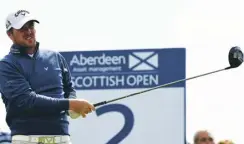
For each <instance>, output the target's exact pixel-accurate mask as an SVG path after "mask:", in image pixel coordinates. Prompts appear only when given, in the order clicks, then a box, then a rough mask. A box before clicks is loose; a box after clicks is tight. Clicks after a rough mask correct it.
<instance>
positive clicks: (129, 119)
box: [96, 104, 134, 144]
mask: <svg viewBox="0 0 244 144" xmlns="http://www.w3.org/2000/svg"><path fill="white" fill-rule="evenodd" d="M109 112H119V113H121V114H122V115H123V116H124V119H125V123H124V126H123V128H122V129H121V130H120V131H119V132H118V133H117V134H116V135H115V136H114V137H113V138H111V139H110V140H109V141H108V142H107V143H106V144H117V143H119V142H121V141H122V140H123V139H125V138H126V137H127V136H128V135H129V133H130V132H131V130H132V128H133V125H134V115H133V112H132V111H131V109H130V108H129V107H127V106H125V105H122V104H109V105H105V106H103V107H100V108H98V109H97V110H96V114H97V116H101V115H103V114H105V113H109Z"/></svg>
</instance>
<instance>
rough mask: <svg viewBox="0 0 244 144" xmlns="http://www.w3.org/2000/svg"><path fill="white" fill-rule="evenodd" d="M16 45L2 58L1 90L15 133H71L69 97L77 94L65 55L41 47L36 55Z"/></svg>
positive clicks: (12, 129)
mask: <svg viewBox="0 0 244 144" xmlns="http://www.w3.org/2000/svg"><path fill="white" fill-rule="evenodd" d="M25 49H26V48H25V47H21V46H19V45H15V44H14V45H12V47H11V49H10V52H9V54H8V55H6V56H5V57H3V59H2V60H1V61H0V92H1V94H2V99H3V102H4V104H5V107H6V113H7V115H6V122H7V124H8V126H9V128H10V130H11V135H16V134H21V135H69V130H68V125H69V122H68V118H67V113H66V112H67V110H68V109H69V101H68V100H67V98H69V97H76V94H75V90H74V88H73V87H72V82H71V75H70V71H69V68H68V65H67V63H66V61H65V59H64V57H63V56H62V55H61V54H60V53H58V52H54V51H50V50H41V49H39V43H38V42H37V46H36V52H35V54H34V56H33V57H31V56H29V55H28V54H26V53H25Z"/></svg>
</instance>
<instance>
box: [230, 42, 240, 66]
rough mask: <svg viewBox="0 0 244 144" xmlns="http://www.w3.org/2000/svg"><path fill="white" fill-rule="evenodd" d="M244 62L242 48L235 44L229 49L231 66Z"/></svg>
mask: <svg viewBox="0 0 244 144" xmlns="http://www.w3.org/2000/svg"><path fill="white" fill-rule="evenodd" d="M242 62H243V53H242V51H241V48H240V47H238V46H234V47H232V48H231V49H230V51H229V64H230V68H236V67H239V66H240V65H241V64H242Z"/></svg>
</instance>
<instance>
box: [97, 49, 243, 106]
mask: <svg viewBox="0 0 244 144" xmlns="http://www.w3.org/2000/svg"><path fill="white" fill-rule="evenodd" d="M228 59H229V65H230V66H228V67H226V68H223V69H219V70H215V71H212V72H208V73H204V74H201V75H197V76H193V77H189V78H186V79H180V80H176V81H173V82H170V83H166V84H163V85H159V86H156V87H153V88H149V89H146V90H143V91H139V92H136V93H132V94H129V95H126V96H122V97H119V98H115V99H112V100H108V101H102V102H99V103H96V104H94V106H95V107H98V106H102V105H105V104H107V103H111V102H114V101H118V100H121V99H124V98H128V97H131V96H135V95H138V94H142V93H145V92H149V91H152V90H155V89H158V88H162V87H167V86H170V85H173V84H176V83H180V82H183V81H187V80H191V79H195V78H198V77H202V76H206V75H210V74H213V73H217V72H221V71H224V70H229V69H232V68H237V67H239V66H240V65H241V64H242V62H243V53H242V51H241V49H240V47H238V46H235V47H232V48H231V49H230V51H229V55H228Z"/></svg>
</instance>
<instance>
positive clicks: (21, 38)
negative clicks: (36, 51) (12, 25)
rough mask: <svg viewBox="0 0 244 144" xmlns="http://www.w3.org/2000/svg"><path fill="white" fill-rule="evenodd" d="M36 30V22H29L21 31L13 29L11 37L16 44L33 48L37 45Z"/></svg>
mask: <svg viewBox="0 0 244 144" xmlns="http://www.w3.org/2000/svg"><path fill="white" fill-rule="evenodd" d="M35 34H36V30H35V27H34V22H33V21H29V22H27V23H26V24H25V25H24V26H23V27H22V28H21V29H13V30H12V33H10V34H9V37H10V38H11V39H12V41H13V42H14V43H15V44H18V45H21V46H24V47H28V48H33V47H35V44H36V36H35Z"/></svg>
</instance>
